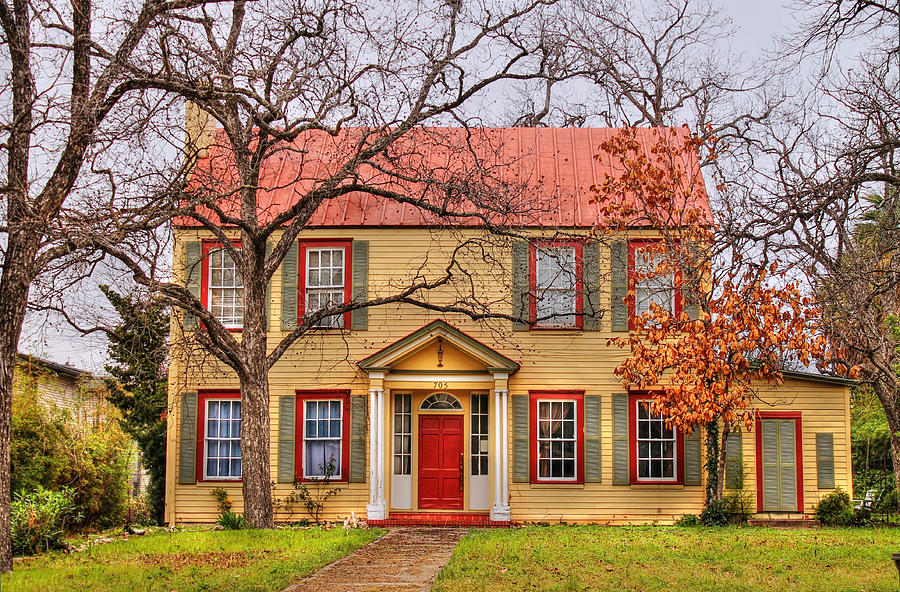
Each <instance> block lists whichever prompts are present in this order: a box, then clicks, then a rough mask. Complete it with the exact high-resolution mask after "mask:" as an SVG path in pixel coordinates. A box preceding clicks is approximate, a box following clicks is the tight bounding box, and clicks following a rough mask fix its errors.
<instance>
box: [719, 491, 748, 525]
mask: <svg viewBox="0 0 900 592" xmlns="http://www.w3.org/2000/svg"><path fill="white" fill-rule="evenodd" d="M722 504H723V505H724V506H725V511H726V512H727V513H728V517H729V520H730V521H731V522H736V523H737V524H743V523H744V522H746V521H747V520H749V519H750V517H751V516H753V514H754V512H755V508H754V507H753V493H752V492H750V491H747V490H746V489H735V490H734V491H730V492H729V493H726V494H725V497H723V498H722Z"/></svg>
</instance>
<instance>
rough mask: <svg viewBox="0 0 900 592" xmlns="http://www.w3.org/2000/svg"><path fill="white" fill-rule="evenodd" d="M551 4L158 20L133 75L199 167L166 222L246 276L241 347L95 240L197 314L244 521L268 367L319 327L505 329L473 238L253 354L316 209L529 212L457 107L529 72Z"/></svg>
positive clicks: (318, 9)
mask: <svg viewBox="0 0 900 592" xmlns="http://www.w3.org/2000/svg"><path fill="white" fill-rule="evenodd" d="M552 4H553V2H552V1H551V0H529V1H526V2H519V3H512V4H510V3H506V2H497V3H494V2H487V3H478V4H476V3H471V4H470V3H448V2H426V3H417V4H415V5H411V6H391V7H387V6H385V5H383V3H381V2H373V3H365V2H363V3H345V2H339V1H334V0H324V1H322V2H317V3H292V2H283V3H270V4H267V5H260V4H256V3H248V2H243V1H235V2H230V3H227V4H226V3H223V4H221V5H219V6H215V7H207V6H204V7H201V8H198V9H196V10H193V11H191V12H190V13H189V14H178V15H172V17H171V18H170V19H168V20H167V29H166V30H165V32H164V34H163V35H161V37H160V39H159V44H158V47H157V49H156V51H155V53H154V54H152V55H148V57H147V61H146V63H145V64H143V65H141V67H140V72H141V76H142V77H143V78H145V79H147V80H153V81H154V83H155V84H158V86H159V88H160V89H161V90H165V91H168V92H173V93H177V94H178V95H180V96H183V97H185V98H186V99H188V100H189V101H190V102H191V105H193V106H195V107H196V110H195V107H192V106H189V111H190V113H191V117H190V119H192V121H194V125H192V126H191V129H192V130H193V131H192V132H191V134H192V137H191V140H192V142H191V143H190V145H189V149H188V162H189V163H190V164H191V165H192V166H194V167H195V168H194V170H193V172H192V177H191V182H190V184H189V185H188V186H187V187H186V191H185V194H184V196H183V199H182V200H181V201H180V202H179V203H176V204H171V205H172V206H173V209H172V210H170V213H172V214H179V215H180V217H179V218H177V219H176V220H175V223H176V225H188V226H194V227H198V228H202V229H204V230H205V231H207V232H208V233H209V234H210V236H212V237H214V238H215V240H217V241H218V242H219V243H220V244H221V248H222V249H223V250H224V251H225V252H226V253H227V254H228V256H230V258H231V259H232V260H233V261H234V263H235V267H236V269H237V271H238V272H239V275H240V277H241V278H242V281H243V287H242V298H243V321H242V330H241V333H240V338H239V339H238V338H236V336H235V334H234V333H233V332H232V331H229V329H228V328H227V327H226V326H225V325H224V324H223V323H222V322H221V321H220V320H219V319H218V318H217V317H216V315H213V314H211V313H210V311H209V310H207V309H206V308H205V307H204V306H203V305H202V303H201V301H200V299H199V298H198V297H197V295H196V294H194V293H192V291H191V290H189V289H188V288H187V287H185V286H184V285H180V284H178V283H175V282H172V281H171V280H170V279H169V278H166V277H160V276H159V275H158V274H156V273H154V270H153V267H152V266H153V264H154V261H153V260H152V258H145V257H142V256H141V255H142V253H141V252H140V251H139V250H138V251H135V250H133V249H127V248H123V247H121V246H120V245H116V244H100V243H98V245H99V246H101V247H102V248H104V249H105V250H106V251H107V252H108V253H110V254H112V255H113V256H115V257H116V258H118V259H119V260H120V261H122V262H124V264H125V265H126V266H127V267H128V268H129V269H130V270H131V271H132V273H133V274H134V278H135V280H136V281H137V282H139V283H141V284H143V285H145V286H147V287H149V288H151V289H153V290H155V291H157V292H159V293H161V294H162V295H163V296H164V298H165V299H166V301H167V302H168V303H170V304H172V305H174V306H177V307H180V308H182V309H184V310H185V311H186V313H187V314H189V315H194V316H195V317H196V318H198V319H199V320H200V322H201V323H202V326H203V330H202V331H199V330H198V331H195V332H194V333H193V335H192V338H193V339H194V340H196V342H197V343H199V344H201V345H202V346H203V347H204V348H205V349H207V350H208V351H209V352H211V354H212V355H213V356H214V357H215V358H216V359H217V360H218V361H219V362H221V363H222V364H224V365H225V366H227V367H229V368H231V369H232V370H233V371H234V373H235V374H236V376H237V378H238V380H239V382H240V389H241V399H242V429H241V453H242V461H243V462H242V465H243V471H242V489H243V498H244V508H245V516H246V518H247V521H248V523H249V524H250V525H251V526H253V527H257V528H271V527H272V526H273V519H274V518H273V504H272V494H271V487H270V471H269V458H270V456H269V450H270V447H269V425H270V417H269V385H268V374H269V369H270V368H271V367H272V366H273V365H274V364H275V363H276V362H277V361H278V360H279V358H281V356H282V355H283V354H284V353H285V352H286V351H287V350H288V349H289V348H291V347H292V346H293V345H294V344H295V343H297V342H298V341H300V340H302V339H304V338H305V337H306V336H307V334H308V333H310V331H311V330H313V329H315V328H316V327H318V326H320V325H321V324H322V323H323V319H328V318H334V317H335V316H340V315H343V314H345V313H347V312H349V311H352V310H356V309H360V308H368V307H371V306H377V305H384V304H387V303H392V302H396V303H407V304H413V305H416V306H420V307H424V308H428V309H431V310H440V311H442V312H459V313H462V314H468V315H469V316H472V317H475V318H484V317H496V316H505V317H506V318H509V317H510V315H509V308H508V302H507V307H506V308H505V309H504V310H503V312H502V313H496V312H491V311H490V310H488V309H489V308H490V307H489V306H487V305H486V303H484V302H483V301H475V300H473V297H472V296H471V293H470V292H468V291H467V289H466V288H465V287H464V286H465V285H466V282H465V281H464V278H465V273H464V272H461V269H462V265H461V264H460V260H461V259H462V258H463V256H462V254H463V253H464V252H467V251H470V252H471V251H475V252H477V251H478V250H479V249H480V246H479V244H478V243H479V241H478V240H477V239H464V240H462V241H461V242H460V243H459V244H458V245H457V246H456V247H455V250H454V251H453V255H452V256H451V257H450V258H449V260H448V261H443V262H441V263H440V264H439V265H438V266H437V267H435V265H433V264H432V263H430V262H428V261H427V259H425V260H423V263H422V265H423V267H422V268H421V269H418V270H414V271H413V272H412V273H411V275H410V277H409V278H407V279H405V280H404V281H402V282H398V285H396V286H393V288H392V291H391V292H390V293H387V294H384V295H380V296H377V297H364V298H355V299H353V300H352V301H349V302H329V303H327V304H325V305H324V306H322V307H321V308H318V309H311V310H310V309H307V310H306V311H305V315H304V316H303V318H301V319H300V321H299V323H298V325H297V326H296V328H293V329H292V330H290V331H289V332H288V333H287V334H285V335H284V336H283V337H282V338H281V339H280V340H279V341H278V342H277V343H275V344H274V346H272V344H269V343H268V341H267V338H268V336H269V335H268V334H267V327H266V298H267V294H266V286H267V285H268V283H269V281H270V280H271V278H272V276H273V274H274V273H275V272H276V270H277V269H278V268H279V266H280V265H281V263H282V261H283V260H284V259H285V256H286V255H287V253H288V251H289V249H290V248H291V247H292V245H293V244H294V243H295V242H296V241H297V239H298V236H299V234H300V232H301V231H302V230H304V229H305V228H309V227H311V226H312V218H313V216H314V214H315V213H316V212H317V210H319V208H320V207H322V206H323V204H327V203H328V202H329V201H330V200H335V199H339V198H348V196H349V197H350V198H352V196H359V195H368V196H372V199H380V200H388V201H393V202H396V203H398V204H407V206H409V207H411V208H412V209H414V210H417V211H418V212H419V214H418V215H421V216H423V217H424V219H427V220H431V221H432V223H434V224H440V221H441V220H454V219H455V220H464V221H469V223H470V224H475V225H481V226H483V227H484V228H500V227H502V226H505V225H508V224H509V223H510V220H511V219H512V218H511V215H512V214H522V213H524V211H525V209H527V208H529V207H530V205H528V204H525V205H523V204H522V203H520V202H521V200H522V199H523V197H522V196H523V194H522V193H521V192H520V191H516V190H515V188H510V187H509V186H508V184H506V183H504V182H502V179H501V177H500V175H499V174H498V173H497V166H498V164H499V163H498V161H497V159H496V154H500V153H502V150H499V149H498V150H493V151H489V152H491V154H485V153H484V152H482V150H483V149H484V148H485V141H484V138H475V139H473V135H476V134H479V133H481V132H478V131H476V130H469V129H468V128H467V127H466V125H465V123H466V122H465V119H464V113H463V110H462V109H463V107H464V106H465V105H466V104H467V102H468V101H469V100H471V99H472V98H473V97H476V96H479V95H480V94H481V93H483V92H484V91H485V90H486V89H488V87H490V86H491V85H494V84H495V83H499V82H506V83H509V82H511V81H512V82H514V81H517V80H524V79H529V78H533V77H535V76H538V75H539V74H540V73H541V71H542V68H543V63H542V60H541V58H540V56H541V52H540V51H539V49H540V47H541V44H542V43H543V37H542V35H541V34H540V31H539V30H538V28H537V27H536V26H535V23H540V22H541V19H538V18H535V17H536V16H537V15H538V13H540V12H541V11H543V10H547V9H548V7H550V6H551V5H552ZM135 72H137V70H135ZM208 117H209V118H210V119H209V120H208V119H207V118H208ZM428 122H432V123H440V122H443V123H452V124H454V125H455V126H457V128H458V129H457V132H458V133H456V132H449V131H446V130H445V131H436V132H429V131H428V130H427V129H423V128H422V126H423V124H425V123H428ZM210 128H221V130H220V131H218V132H215V131H212V130H211V129H210ZM475 146H478V147H480V148H474V147H475ZM438 151H442V152H441V154H443V155H444V156H445V157H446V158H447V160H446V161H444V162H443V163H442V164H436V163H435V161H434V159H431V158H430V157H429V155H430V154H432V153H435V152H438ZM276 160H277V161H278V162H283V163H285V164H284V166H282V167H281V170H282V171H287V172H286V173H285V176H284V177H278V178H273V176H272V163H273V162H275V161H276ZM448 163H449V164H448ZM282 189H285V190H286V191H288V192H289V193H290V192H293V194H292V195H291V197H290V199H288V200H277V199H276V200H275V201H276V202H278V203H277V204H276V205H275V206H269V205H268V204H270V203H271V194H272V193H273V192H277V191H279V190H282ZM358 205H361V204H358ZM267 246H268V247H269V249H270V252H267ZM460 276H462V277H463V279H462V280H460V279H459V278H460ZM450 284H453V285H455V286H457V287H459V286H463V288H460V289H461V292H458V293H457V296H456V297H455V298H451V299H450V300H449V301H446V300H445V301H442V302H440V303H437V302H435V301H431V300H429V299H427V297H425V296H423V294H425V293H427V292H428V291H429V290H434V289H436V288H439V287H444V286H448V285H450Z"/></svg>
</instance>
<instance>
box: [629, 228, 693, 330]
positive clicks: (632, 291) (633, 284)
mask: <svg viewBox="0 0 900 592" xmlns="http://www.w3.org/2000/svg"><path fill="white" fill-rule="evenodd" d="M661 242H662V239H658V238H652V239H635V240H629V241H628V329H629V330H631V331H634V330H636V329H637V327H636V326H635V322H634V319H635V299H636V297H637V279H636V278H635V277H634V276H635V273H634V269H635V267H634V252H635V250H637V249H639V248H642V247H644V246H647V245H657V244H659V243H661ZM679 275H680V274H679V272H676V274H675V286H676V287H675V318H678V317H680V316H681V310H682V304H683V303H682V301H681V300H682V299H681V290H679V289H678V288H677V286H678V277H679Z"/></svg>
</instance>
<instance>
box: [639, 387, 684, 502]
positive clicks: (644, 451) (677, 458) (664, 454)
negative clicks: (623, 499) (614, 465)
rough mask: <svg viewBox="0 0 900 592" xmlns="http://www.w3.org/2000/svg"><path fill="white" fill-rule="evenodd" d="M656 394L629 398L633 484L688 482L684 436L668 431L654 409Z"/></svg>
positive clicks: (677, 432)
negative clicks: (652, 404) (685, 479)
mask: <svg viewBox="0 0 900 592" xmlns="http://www.w3.org/2000/svg"><path fill="white" fill-rule="evenodd" d="M652 401H653V395H652V394H647V393H641V394H632V395H630V396H629V397H628V419H629V422H628V423H629V430H628V431H629V440H630V448H631V450H630V452H631V454H630V458H631V463H630V464H631V466H630V473H631V483H632V484H636V485H648V484H664V485H681V484H683V483H684V436H683V435H682V434H681V433H680V432H679V431H678V430H676V429H675V428H667V427H666V422H665V419H664V418H663V416H662V415H660V414H658V413H654V412H653V411H652V410H651V408H650V403H651V402H652Z"/></svg>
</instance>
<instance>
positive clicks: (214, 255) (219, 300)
mask: <svg viewBox="0 0 900 592" xmlns="http://www.w3.org/2000/svg"><path fill="white" fill-rule="evenodd" d="M204 247H205V248H204V250H205V251H206V253H205V256H206V259H205V260H206V265H205V267H204V270H203V271H204V273H203V274H202V276H203V278H204V280H206V281H205V282H204V284H205V290H204V294H203V296H204V299H205V303H204V304H205V305H206V308H207V309H208V310H209V312H210V313H211V314H212V316H214V317H215V318H216V319H218V320H219V321H220V322H221V323H222V324H223V325H224V326H225V327H226V328H228V329H240V328H241V327H243V326H244V283H243V280H242V278H241V274H240V272H238V270H237V266H236V265H235V262H234V260H233V259H232V257H231V255H230V254H229V253H228V251H226V250H225V249H223V248H222V247H221V246H219V245H214V244H211V243H210V244H204Z"/></svg>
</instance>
